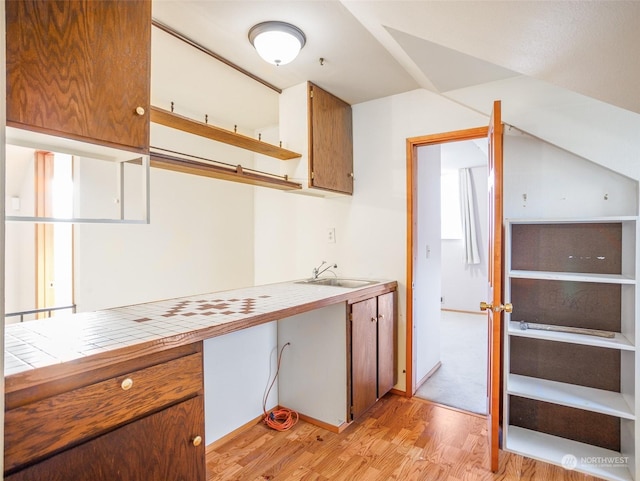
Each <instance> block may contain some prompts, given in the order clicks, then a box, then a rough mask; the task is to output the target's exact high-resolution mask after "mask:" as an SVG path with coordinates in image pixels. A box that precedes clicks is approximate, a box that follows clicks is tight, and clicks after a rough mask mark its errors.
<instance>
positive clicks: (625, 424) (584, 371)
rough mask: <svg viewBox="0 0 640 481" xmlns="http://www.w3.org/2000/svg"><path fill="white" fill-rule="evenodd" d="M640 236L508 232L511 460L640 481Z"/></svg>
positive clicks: (621, 222) (623, 227)
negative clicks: (639, 349) (639, 245)
mask: <svg viewBox="0 0 640 481" xmlns="http://www.w3.org/2000/svg"><path fill="white" fill-rule="evenodd" d="M637 231H638V219H637V218H636V217H617V218H591V219H580V220H576V219H570V220H566V219H561V220H548V219H543V220H509V221H508V222H507V229H506V239H505V241H506V242H505V247H506V253H507V255H506V282H505V298H506V300H507V302H510V303H511V304H513V312H512V313H510V314H506V318H505V321H506V329H505V341H504V346H505V350H504V379H505V382H504V413H503V416H504V417H503V436H504V437H503V446H504V448H505V449H506V450H508V451H512V452H515V453H518V454H522V455H525V456H529V457H532V458H535V459H540V460H543V461H546V462H550V463H554V464H558V465H561V466H564V467H565V468H567V469H575V470H577V471H581V472H585V473H588V474H590V475H593V476H598V477H601V478H604V479H608V480H616V481H621V480H625V481H638V479H639V477H638V467H637V457H638V456H637V452H638V442H637V441H636V439H638V437H639V434H640V430H639V429H638V423H637V420H636V417H637V415H638V401H637V394H636V390H637V386H636V384H637V383H636V378H637V373H638V371H639V367H638V366H639V365H640V364H639V362H638V356H637V354H636V346H637V344H638V330H637V328H636V325H637V319H638V302H637V287H636V285H637V277H638V274H637V272H638V259H637V256H636V239H638V232H637ZM521 321H524V322H526V323H529V325H531V324H534V323H535V324H543V325H549V326H553V328H554V329H558V328H560V329H567V331H571V328H578V329H593V330H598V331H607V332H610V333H613V336H612V337H602V336H597V335H591V334H584V333H582V332H558V331H556V330H552V331H551V330H542V329H535V328H533V329H532V328H527V329H522V328H521V324H520V323H521ZM522 327H525V326H522Z"/></svg>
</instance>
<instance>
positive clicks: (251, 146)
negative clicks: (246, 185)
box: [151, 106, 302, 160]
mask: <svg viewBox="0 0 640 481" xmlns="http://www.w3.org/2000/svg"><path fill="white" fill-rule="evenodd" d="M172 107H173V106H172ZM171 110H172V111H171V112H170V111H168V110H164V109H161V108H159V107H154V106H151V122H154V123H156V124H160V125H164V126H165V127H171V128H173V129H177V130H182V131H183V132H187V133H190V134H194V135H198V136H200V137H205V138H207V139H211V140H215V141H218V142H223V143H225V144H229V145H233V146H236V147H240V148H242V149H246V150H250V151H252V152H256V153H258V154H262V155H267V156H269V157H273V158H276V159H280V160H291V159H297V158H299V157H301V156H302V154H299V153H297V152H293V151H291V150H287V149H283V148H282V147H280V146H277V145H273V144H270V143H268V142H263V141H262V140H261V139H255V138H253V137H248V136H246V135H242V134H239V133H237V132H232V131H231V130H226V129H223V128H220V127H216V126H214V125H209V124H208V123H206V122H200V121H197V120H193V119H190V118H187V117H184V116H182V115H179V114H176V113H175V112H173V108H172V109H171Z"/></svg>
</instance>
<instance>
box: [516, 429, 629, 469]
mask: <svg viewBox="0 0 640 481" xmlns="http://www.w3.org/2000/svg"><path fill="white" fill-rule="evenodd" d="M504 447H505V450H506V451H511V452H514V453H517V454H521V455H523V456H528V457H530V458H534V459H538V460H540V461H545V462H548V463H551V464H556V465H558V466H562V460H563V458H564V457H565V456H566V455H568V454H570V455H573V456H575V457H576V458H577V461H578V465H577V466H576V468H575V470H576V471H579V472H582V473H587V474H590V475H592V476H597V477H600V478H604V479H608V480H611V481H633V476H632V475H631V473H630V471H629V469H628V468H627V467H622V466H620V465H615V464H613V465H607V463H606V462H603V463H601V464H598V463H596V462H595V461H596V460H597V459H601V460H603V461H607V460H613V459H615V458H620V457H622V454H620V453H619V452H617V451H611V450H610V449H603V448H599V447H597V446H592V445H590V444H585V443H579V442H577V441H572V440H570V439H564V438H560V437H558V436H552V435H550V434H545V433H540V432H537V431H531V430H529V429H523V428H520V427H516V426H508V428H507V437H506V439H505V443H504ZM582 459H588V460H591V461H592V462H590V463H588V464H587V463H581V460H582Z"/></svg>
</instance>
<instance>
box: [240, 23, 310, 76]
mask: <svg viewBox="0 0 640 481" xmlns="http://www.w3.org/2000/svg"><path fill="white" fill-rule="evenodd" d="M249 41H250V42H251V45H253V46H254V47H255V49H256V50H257V52H258V55H260V56H261V57H262V58H263V59H264V60H265V61H267V62H269V63H271V64H273V65H285V64H287V63H289V62H291V61H292V60H293V59H294V58H296V56H297V55H298V52H300V49H301V48H302V47H304V44H305V43H306V41H307V39H306V37H305V36H304V32H303V31H302V30H300V29H299V28H298V27H296V26H295V25H291V24H290V23H285V22H278V21H275V20H274V21H269V22H262V23H259V24H257V25H254V26H253V27H251V30H249Z"/></svg>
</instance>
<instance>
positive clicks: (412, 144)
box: [405, 125, 489, 397]
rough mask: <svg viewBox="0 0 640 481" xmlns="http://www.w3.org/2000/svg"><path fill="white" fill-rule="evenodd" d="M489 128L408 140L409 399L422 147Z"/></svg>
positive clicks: (412, 378)
mask: <svg viewBox="0 0 640 481" xmlns="http://www.w3.org/2000/svg"><path fill="white" fill-rule="evenodd" d="M488 133H489V127H488V126H486V125H485V126H483V127H476V128H471V129H465V130H455V131H451V132H443V133H439V134H431V135H423V136H419V137H410V138H408V139H407V144H406V145H407V283H406V286H407V287H406V314H405V315H406V336H405V337H406V351H405V352H406V373H405V386H406V390H405V396H406V397H412V396H413V394H414V392H415V384H416V379H415V369H414V365H415V357H414V352H413V329H414V326H413V254H414V245H415V229H414V226H415V223H416V221H417V219H416V205H415V203H416V200H417V195H415V194H416V170H417V169H416V167H417V162H418V147H425V146H429V145H437V144H445V143H448V142H459V141H464V140H474V139H480V138H483V139H486V138H487V135H488Z"/></svg>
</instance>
